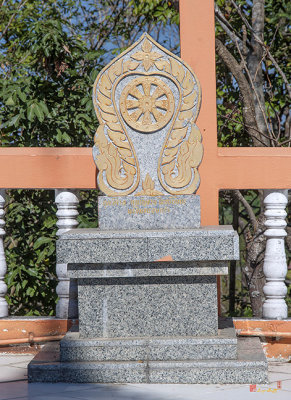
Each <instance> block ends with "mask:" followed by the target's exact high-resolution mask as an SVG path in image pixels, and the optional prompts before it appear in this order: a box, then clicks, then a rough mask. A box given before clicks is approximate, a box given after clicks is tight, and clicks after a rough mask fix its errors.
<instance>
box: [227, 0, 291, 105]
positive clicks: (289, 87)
mask: <svg viewBox="0 0 291 400" xmlns="http://www.w3.org/2000/svg"><path fill="white" fill-rule="evenodd" d="M231 3H232V5H233V6H234V8H235V9H236V10H237V12H238V14H239V16H240V17H241V19H242V20H243V22H244V23H245V25H246V26H247V27H248V29H249V30H250V31H251V32H252V34H253V37H254V39H255V40H256V41H257V42H258V43H259V44H260V45H261V46H262V47H263V48H264V49H265V51H266V54H267V56H268V57H269V59H270V60H271V61H272V63H273V65H274V67H275V68H276V70H277V71H278V72H279V74H280V75H281V77H282V79H283V81H284V83H285V85H286V89H287V91H288V95H289V97H290V98H291V86H290V84H289V82H288V79H287V77H286V75H285V73H284V72H283V71H282V69H281V68H280V66H279V65H278V63H277V61H276V60H275V58H274V57H273V56H272V54H271V53H270V51H269V47H268V46H267V45H266V44H265V43H264V42H263V41H262V40H261V39H260V38H259V37H258V35H257V34H256V32H255V31H254V29H253V28H252V26H251V25H250V24H249V22H248V20H247V19H246V17H245V16H244V15H243V13H242V11H241V9H240V7H239V6H238V5H237V4H236V2H235V1H234V0H231Z"/></svg>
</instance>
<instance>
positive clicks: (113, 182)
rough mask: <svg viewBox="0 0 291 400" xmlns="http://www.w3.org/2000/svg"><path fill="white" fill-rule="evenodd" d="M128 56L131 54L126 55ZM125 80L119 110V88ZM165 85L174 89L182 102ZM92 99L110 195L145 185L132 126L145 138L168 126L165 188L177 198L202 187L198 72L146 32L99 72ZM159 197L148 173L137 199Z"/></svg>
mask: <svg viewBox="0 0 291 400" xmlns="http://www.w3.org/2000/svg"><path fill="white" fill-rule="evenodd" d="M140 43H142V44H141V46H139V44H140ZM138 46H139V50H138V51H136V52H134V49H135V48H136V47H138ZM153 47H154V51H153ZM128 53H130V56H129V57H128V56H127V57H126V55H128ZM125 78H126V79H127V80H126V85H125V87H124V88H123V90H121V93H120V94H119V96H120V100H119V106H120V108H118V104H116V103H117V101H118V100H117V101H116V96H115V95H116V90H117V88H118V85H119V84H120V82H121V80H123V79H125ZM124 82H125V81H124ZM166 82H171V83H172V84H174V85H175V87H176V88H177V91H176V92H178V93H179V96H178V97H179V98H178V99H177V96H176V97H175V96H174V93H173V92H172V90H171V87H170V86H171V85H168V84H167V83H166ZM93 101H94V107H95V111H96V114H97V117H98V120H99V122H100V125H99V127H98V129H97V132H96V134H95V138H94V141H95V148H96V149H97V156H96V157H95V162H96V165H97V168H98V170H99V173H98V178H97V179H98V185H99V187H100V189H101V190H102V191H103V192H104V193H105V194H106V195H108V196H123V195H128V194H132V193H134V192H135V190H136V189H137V188H138V186H139V183H140V176H141V174H140V167H139V162H138V159H137V155H136V151H135V149H134V146H133V143H132V141H131V139H130V137H129V134H128V128H127V126H129V127H131V128H132V129H133V130H134V131H138V132H141V134H152V133H155V132H158V131H159V130H160V129H162V128H164V127H166V128H165V129H167V134H166V137H165V140H164V144H163V146H162V149H161V152H160V157H159V160H158V163H157V177H158V181H159V183H160V185H161V188H163V189H164V190H165V191H166V192H167V193H169V194H172V195H174V194H192V193H194V192H195V191H196V190H197V189H198V186H199V182H200V178H199V173H198V166H199V164H200V162H201V160H202V156H203V147H202V143H201V141H202V137H201V134H200V131H199V129H198V127H197V125H195V121H196V119H197V116H198V113H199V108H200V102H201V90H200V85H199V82H198V80H197V78H196V76H195V74H194V73H193V71H192V70H191V68H190V67H189V66H187V65H186V64H185V63H183V61H182V60H180V59H179V58H178V57H176V56H175V55H173V54H171V53H170V52H168V51H167V50H166V49H164V48H163V47H162V46H160V45H159V44H158V43H156V42H155V41H154V40H153V39H152V38H151V37H150V36H149V35H147V34H144V35H143V36H142V37H141V38H140V39H139V41H138V42H137V43H135V44H134V45H133V46H131V47H129V48H128V49H127V50H126V51H125V52H123V53H122V54H121V55H120V56H119V57H117V58H116V59H114V60H113V61H112V62H111V63H110V64H109V65H107V66H106V67H105V68H104V69H103V70H102V71H101V72H100V74H99V75H98V77H97V79H96V81H95V84H94V90H93ZM158 194H162V192H161V191H156V190H154V182H153V181H152V178H151V177H150V176H149V175H148V174H147V175H146V179H145V181H143V183H142V191H141V192H139V193H138V194H137V193H136V195H158Z"/></svg>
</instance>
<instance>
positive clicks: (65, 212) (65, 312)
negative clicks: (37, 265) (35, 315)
mask: <svg viewBox="0 0 291 400" xmlns="http://www.w3.org/2000/svg"><path fill="white" fill-rule="evenodd" d="M55 203H56V205H57V208H58V211H57V213H56V215H57V217H58V221H57V227H58V231H57V236H58V237H59V236H61V235H62V234H63V233H65V232H67V231H69V230H70V229H73V228H76V226H77V225H78V221H77V219H76V218H77V216H78V215H79V213H78V211H77V206H78V204H79V198H78V191H77V190H68V189H56V190H55ZM56 273H57V277H58V280H59V283H58V285H57V288H56V292H57V294H58V296H59V301H58V303H57V306H56V317H57V318H65V319H67V318H77V317H78V299H77V298H78V290H77V281H76V280H75V279H71V280H70V279H69V278H68V275H67V264H60V263H58V260H57V265H56Z"/></svg>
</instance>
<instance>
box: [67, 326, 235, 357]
mask: <svg viewBox="0 0 291 400" xmlns="http://www.w3.org/2000/svg"><path fill="white" fill-rule="evenodd" d="M236 347H237V339H236V336H235V330H234V329H231V328H230V329H223V330H219V331H218V336H209V337H205V336H204V337H173V338H170V337H158V338H157V337H156V338H154V337H152V338H93V339H80V335H79V332H68V333H67V335H66V337H65V338H64V339H63V340H62V341H61V360H62V361H146V360H150V361H174V360H203V359H205V360H209V359H217V360H218V359H236V356H237V351H236Z"/></svg>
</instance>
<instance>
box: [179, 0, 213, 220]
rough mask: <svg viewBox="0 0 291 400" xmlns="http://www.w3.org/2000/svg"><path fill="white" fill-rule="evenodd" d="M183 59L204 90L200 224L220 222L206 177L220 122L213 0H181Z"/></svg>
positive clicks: (200, 127)
mask: <svg viewBox="0 0 291 400" xmlns="http://www.w3.org/2000/svg"><path fill="white" fill-rule="evenodd" d="M180 37H181V58H182V59H183V60H184V61H186V63H188V64H189V65H190V66H191V67H192V69H193V70H194V72H195V73H196V75H197V77H198V79H199V81H200V84H201V89H202V104H201V110H200V113H199V116H198V120H197V125H198V127H199V129H200V131H201V134H202V137H203V146H204V156H203V160H202V164H201V165H200V167H199V172H200V176H201V183H200V188H199V190H198V192H197V194H199V195H200V197H201V224H202V225H217V224H218V187H217V186H216V185H213V181H214V179H211V180H209V179H207V178H206V175H208V176H209V174H210V171H213V174H214V175H215V174H216V166H217V161H218V156H217V128H216V127H217V123H216V75H215V42H214V40H215V30H214V2H213V1H212V0H204V1H201V0H180Z"/></svg>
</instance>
